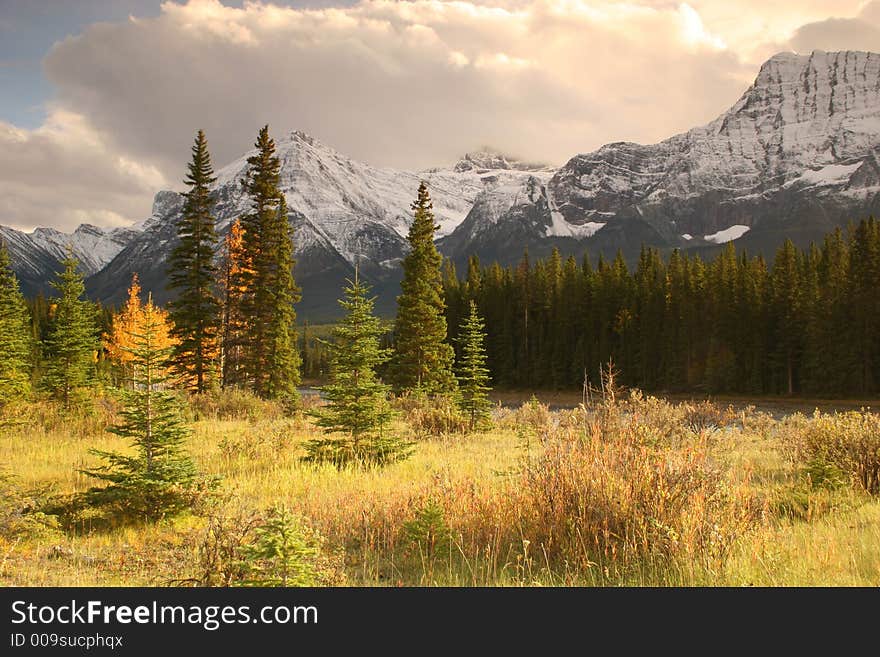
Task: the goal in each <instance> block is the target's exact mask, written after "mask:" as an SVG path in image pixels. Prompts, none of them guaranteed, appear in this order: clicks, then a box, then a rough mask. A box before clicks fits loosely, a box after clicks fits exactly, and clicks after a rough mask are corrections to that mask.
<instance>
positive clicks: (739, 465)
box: [0, 397, 880, 586]
mask: <svg viewBox="0 0 880 657" xmlns="http://www.w3.org/2000/svg"><path fill="white" fill-rule="evenodd" d="M96 408H97V410H95V411H93V412H92V413H91V414H90V415H89V416H88V417H85V418H68V419H66V420H63V419H60V418H59V416H58V411H57V409H54V408H52V407H48V406H47V405H45V404H33V405H30V406H27V407H23V408H19V409H17V410H14V411H12V410H8V411H7V413H8V415H9V416H10V417H11V416H13V415H14V416H15V417H16V418H17V420H16V421H13V422H8V423H7V424H6V425H5V426H4V427H3V428H0V432H2V436H0V450H2V452H0V454H2V461H0V467H2V468H3V469H5V470H6V471H7V472H9V473H11V474H13V475H15V478H16V479H15V481H16V485H17V486H18V487H19V488H21V489H27V488H33V487H40V486H46V485H51V486H53V487H54V489H55V491H56V492H57V493H59V494H61V493H71V492H74V491H77V490H83V489H84V488H86V487H87V486H88V485H89V482H87V481H85V480H84V478H83V477H82V476H81V475H78V474H76V471H77V469H79V468H82V467H84V466H86V465H89V464H91V457H90V456H88V454H87V450H88V448H90V447H98V448H100V449H121V448H122V447H123V446H122V445H121V444H120V439H119V438H117V437H115V436H113V435H112V434H109V433H107V432H105V431H103V427H104V426H106V425H107V423H108V422H111V421H112V419H113V413H114V409H113V408H112V406H110V405H102V404H98V405H96ZM255 408H257V410H258V407H255V405H254V404H252V403H250V402H248V404H247V413H246V414H243V415H242V417H237V416H236V414H235V413H234V412H230V413H228V414H226V413H224V414H220V415H218V414H217V413H215V412H213V411H211V412H203V413H201V414H200V416H201V417H203V418H207V419H200V420H197V421H195V422H194V423H193V428H194V432H193V436H192V438H191V440H190V443H189V445H188V447H189V450H190V452H191V454H192V456H193V457H194V459H195V461H196V463H197V465H198V467H199V468H200V469H201V470H202V471H203V472H205V473H209V474H213V475H218V476H219V477H220V478H221V482H222V485H221V489H222V493H223V495H222V499H221V501H220V502H218V504H219V505H220V506H221V507H222V509H223V510H224V512H234V511H236V510H238V511H242V512H246V511H249V510H260V509H265V508H268V507H270V506H273V505H275V504H278V503H284V504H286V505H287V506H288V507H289V508H291V509H292V510H294V511H295V512H296V513H298V514H301V515H302V516H303V517H304V518H305V519H306V521H307V522H308V523H309V524H310V525H311V526H312V527H313V528H314V529H316V530H317V531H319V532H320V533H321V534H322V535H323V536H324V537H325V538H326V539H327V543H328V545H329V546H331V547H332V548H333V549H335V550H344V554H345V562H344V563H345V566H344V570H345V578H346V579H345V581H346V583H348V584H352V585H360V584H367V585H434V584H441V585H444V584H448V585H477V586H493V585H555V584H575V585H581V584H588V585H593V584H601V585H608V584H612V585H615V584H617V585H619V584H624V585H643V584H645V585H655V584H658V585H736V586H739V585H874V586H876V585H878V584H880V502H878V500H877V499H876V498H875V497H874V498H872V497H870V496H868V495H866V494H864V493H863V492H860V491H858V490H856V489H854V488H850V487H845V488H841V489H834V490H831V489H826V488H821V487H819V488H813V487H810V486H809V485H808V483H805V480H804V478H803V476H802V475H801V473H800V469H799V466H798V464H797V463H794V462H792V461H791V460H790V459H789V458H787V457H786V456H787V452H786V451H785V450H784V440H787V438H785V436H784V435H783V434H784V433H785V431H782V430H781V429H780V424H779V423H778V422H777V421H776V420H773V419H772V418H769V417H765V416H761V415H760V414H755V413H751V412H748V413H747V415H742V414H740V415H739V416H736V417H724V418H723V419H721V420H719V422H720V423H721V424H726V425H727V426H721V427H720V428H716V427H714V426H703V425H702V422H696V423H694V422H693V416H694V413H697V412H699V413H700V414H701V417H702V414H705V409H702V410H700V409H696V410H695V409H693V408H691V409H690V410H689V409H688V408H685V407H683V406H672V405H670V404H667V403H665V402H662V401H659V400H654V399H650V398H649V399H641V398H640V397H636V398H634V399H633V400H631V401H629V402H624V403H621V404H616V405H614V408H603V407H599V408H595V409H592V410H591V411H590V412H584V411H577V410H575V411H560V412H549V411H546V409H543V410H542V409H540V408H536V407H535V406H534V405H531V406H529V407H527V408H526V409H523V410H522V411H501V412H500V414H499V418H498V422H497V423H496V429H495V430H493V431H491V432H488V433H479V434H474V435H468V436H461V435H455V436H449V437H441V438H434V439H423V440H420V441H419V442H418V444H417V447H416V450H415V452H414V454H413V456H412V457H411V458H410V459H409V460H407V461H404V462H401V463H397V464H394V465H390V466H388V467H386V468H383V469H368V470H362V469H356V468H348V469H343V470H336V469H335V468H333V467H331V466H321V467H315V466H310V465H305V464H302V463H301V462H300V460H299V457H300V456H301V455H302V449H301V445H302V443H303V442H305V441H307V440H309V439H311V438H314V437H316V436H317V435H318V433H317V431H316V430H315V428H314V427H313V426H312V425H311V424H310V422H309V421H308V420H306V419H303V418H302V417H298V418H286V417H284V416H283V415H282V414H281V413H279V412H277V409H267V412H266V414H265V415H263V414H261V413H260V412H255ZM709 415H712V414H711V413H710V414H709ZM722 416H724V414H723V413H720V414H719V415H718V417H719V418H722ZM712 417H714V416H712ZM688 418H691V421H690V422H689V421H688ZM804 421H807V422H809V421H810V420H809V419H805V420H804ZM393 430H394V431H396V432H398V433H399V434H400V435H403V436H406V437H410V436H411V435H412V433H411V429H410V428H409V427H408V426H407V425H406V424H404V423H403V422H402V421H398V422H397V424H396V425H395V426H394V428H393ZM786 435H787V434H786ZM425 509H429V510H431V514H427V515H424V511H425ZM420 513H422V514H423V515H424V517H430V518H433V520H431V522H436V523H438V526H437V527H436V528H434V529H432V530H431V532H433V531H434V530H436V532H440V533H443V532H448V536H449V540H448V541H446V540H444V541H443V542H442V544H438V545H440V547H436V548H435V547H433V546H432V545H426V544H423V543H422V541H420V540H419V538H418V535H417V532H416V534H414V533H413V531H412V530H411V527H412V526H413V519H414V518H417V517H422V516H419V514H420ZM432 514H433V515H432ZM207 522H208V519H207V518H206V517H205V515H186V516H183V517H179V518H176V519H172V520H167V521H162V522H159V523H155V524H151V525H130V526H125V527H117V528H113V529H108V530H103V531H98V530H95V531H92V532H90V533H80V534H75V533H67V532H63V531H61V530H60V529H57V528H54V529H53V528H47V529H45V530H43V531H39V532H30V533H22V534H20V535H7V536H3V537H0V583H2V584H4V585H26V586H57V585H61V586H67V585H164V584H168V583H171V582H174V581H175V580H183V579H186V578H188V577H192V576H193V573H194V571H195V570H196V569H197V564H198V559H199V546H200V545H201V542H202V537H203V534H204V532H205V527H206V525H207ZM407 528H410V529H407ZM431 532H429V533H431ZM432 535H433V534H432ZM444 535H445V534H444Z"/></svg>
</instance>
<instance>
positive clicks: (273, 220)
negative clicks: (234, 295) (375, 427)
mask: <svg viewBox="0 0 880 657" xmlns="http://www.w3.org/2000/svg"><path fill="white" fill-rule="evenodd" d="M255 147H256V149H257V152H256V154H254V155H252V156H251V157H249V158H248V172H247V176H246V179H245V181H244V185H245V190H246V192H247V193H248V195H249V196H250V198H251V212H250V213H249V214H248V215H246V216H245V217H243V218H242V222H241V223H242V228H243V229H244V234H243V247H244V252H245V267H244V268H243V269H242V272H241V279H242V287H243V288H244V292H243V295H242V299H241V311H242V315H243V317H245V318H246V321H247V326H248V330H247V332H246V337H245V341H244V345H243V346H244V349H243V368H244V373H245V377H246V379H247V380H248V381H249V382H251V384H252V386H253V388H254V391H255V392H256V393H257V394H258V395H261V396H263V397H267V398H292V397H295V396H296V386H297V385H298V384H299V381H300V373H299V368H300V355H299V351H298V350H297V339H296V330H295V324H296V311H295V310H294V308H293V304H295V303H296V302H297V301H299V299H300V290H299V288H298V287H297V285H296V283H295V281H294V278H293V266H294V260H293V243H292V239H293V234H292V228H291V226H290V222H289V220H288V217H287V204H286V202H285V200H284V195H283V193H282V192H281V190H280V189H279V181H280V171H281V162H280V160H279V159H278V157H277V156H276V155H275V142H274V141H273V140H272V139H271V138H270V137H269V126H264V127H263V128H262V129H261V130H260V133H259V136H258V137H257V141H256V143H255Z"/></svg>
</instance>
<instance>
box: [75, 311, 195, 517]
mask: <svg viewBox="0 0 880 657" xmlns="http://www.w3.org/2000/svg"><path fill="white" fill-rule="evenodd" d="M165 330H166V323H165V318H164V315H163V313H162V312H161V311H160V310H159V309H158V308H156V307H155V306H154V305H153V302H152V299H150V300H148V301H147V303H146V304H145V305H144V306H143V308H142V309H141V312H140V313H139V321H138V325H137V326H135V327H133V331H132V333H131V337H132V342H131V345H130V346H127V347H125V349H126V351H127V352H128V353H129V354H130V355H131V358H130V363H131V370H130V372H131V380H130V381H129V385H127V386H126V387H125V388H123V389H122V390H120V395H121V397H122V400H123V405H124V408H123V411H122V420H121V422H120V423H119V424H117V425H116V426H114V427H111V428H110V431H111V432H112V433H114V434H116V435H118V436H121V437H123V438H128V439H129V440H131V444H132V447H133V448H134V449H135V450H136V452H135V454H134V455H128V454H119V453H116V452H107V451H102V450H89V451H90V453H91V454H93V455H94V456H98V457H100V458H102V459H103V460H104V464H103V465H100V466H98V467H96V468H94V469H87V470H82V471H81V472H82V473H83V474H85V475H88V476H90V477H94V478H95V479H99V480H101V481H104V482H107V484H108V485H107V486H104V487H101V488H97V487H95V488H91V489H89V490H88V491H86V492H85V493H84V500H85V502H86V503H88V504H90V505H92V506H97V507H105V508H108V509H109V510H111V511H112V512H113V513H114V514H115V515H118V516H120V517H123V518H142V519H157V518H161V517H163V516H166V515H170V514H174V513H177V512H179V511H181V510H183V509H184V508H186V507H187V506H188V505H189V504H190V503H191V501H192V499H193V495H194V493H195V489H196V486H197V483H198V476H197V473H196V469H195V466H194V465H193V462H192V461H191V460H190V458H189V456H188V455H187V454H186V452H185V450H184V446H183V443H184V441H185V440H186V438H187V437H188V436H189V433H190V431H189V428H188V427H187V426H186V424H185V423H184V421H183V418H182V416H181V413H180V405H179V402H178V401H177V399H176V397H175V396H174V394H173V393H172V392H170V391H168V390H165V389H164V384H165V383H166V381H167V374H166V364H167V360H168V357H169V355H170V353H171V350H170V349H169V348H167V347H162V346H161V345H162V342H163V339H162V338H163V333H164V332H165Z"/></svg>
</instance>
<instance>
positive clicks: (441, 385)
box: [393, 182, 455, 394]
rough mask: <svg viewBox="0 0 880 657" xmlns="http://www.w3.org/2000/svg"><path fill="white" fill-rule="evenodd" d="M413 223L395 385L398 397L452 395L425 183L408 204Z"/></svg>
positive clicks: (398, 323)
mask: <svg viewBox="0 0 880 657" xmlns="http://www.w3.org/2000/svg"><path fill="white" fill-rule="evenodd" d="M412 209H413V211H414V218H413V223H412V225H411V226H410V229H409V235H408V237H407V239H408V241H409V246H410V252H409V253H408V254H407V256H406V257H405V258H404V260H403V281H402V282H401V291H402V293H401V295H400V296H399V297H397V319H396V322H395V326H394V333H395V336H394V339H395V344H394V350H395V354H394V362H393V373H394V384H395V388H396V389H397V390H398V391H402V390H418V391H420V392H426V393H429V394H435V393H445V392H451V391H453V390H454V389H455V377H454V376H453V374H452V362H453V359H454V354H453V349H452V346H451V345H450V344H448V343H447V342H446V341H445V340H446V317H445V306H446V304H445V302H444V299H443V296H442V293H443V286H442V282H441V272H440V265H441V257H440V254H439V253H438V251H437V247H436V246H435V245H434V231H436V230H437V226H436V225H435V224H434V213H433V204H432V203H431V197H430V195H429V194H428V188H427V186H426V185H425V183H424V182H423V183H421V185H419V193H418V199H417V200H416V201H415V202H414V203H413V205H412Z"/></svg>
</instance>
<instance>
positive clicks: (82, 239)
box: [0, 224, 139, 276]
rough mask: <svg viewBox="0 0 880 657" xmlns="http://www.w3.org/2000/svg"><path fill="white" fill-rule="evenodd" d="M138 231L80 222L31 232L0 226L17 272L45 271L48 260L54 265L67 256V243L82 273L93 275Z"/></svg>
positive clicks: (32, 273)
mask: <svg viewBox="0 0 880 657" xmlns="http://www.w3.org/2000/svg"><path fill="white" fill-rule="evenodd" d="M137 234H139V231H138V230H136V229H134V228H126V227H122V228H111V229H106V228H99V227H98V226H92V225H91V224H81V225H80V226H78V227H77V228H76V230H74V231H73V232H72V233H62V232H61V231H59V230H56V229H54V228H42V227H40V228H35V229H34V230H33V231H32V232H30V233H25V232H22V231H18V230H15V229H13V228H9V227H7V226H0V238H2V239H3V240H4V241H5V242H6V243H7V245H8V246H9V250H10V255H11V257H12V259H13V261H14V263H15V266H16V269H17V270H18V271H19V275H21V273H22V272H24V271H26V272H29V273H30V274H31V275H33V276H41V275H43V274H44V273H45V268H46V266H47V263H51V264H53V265H54V264H55V263H57V262H58V261H60V260H62V259H63V258H65V257H66V254H67V248H68V246H69V247H70V248H71V249H72V250H73V255H74V256H75V257H76V259H77V260H79V270H80V271H81V272H82V273H83V275H84V276H89V275H91V274H94V273H95V272H97V271H99V270H100V269H101V268H103V267H104V266H105V265H106V264H107V263H109V262H110V261H111V260H112V259H113V258H114V257H115V256H116V255H117V254H118V253H119V252H120V251H121V250H122V249H123V248H124V247H125V245H126V244H128V242H129V241H131V240H132V239H133V238H134V237H135V236H136V235H137Z"/></svg>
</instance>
